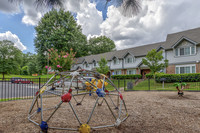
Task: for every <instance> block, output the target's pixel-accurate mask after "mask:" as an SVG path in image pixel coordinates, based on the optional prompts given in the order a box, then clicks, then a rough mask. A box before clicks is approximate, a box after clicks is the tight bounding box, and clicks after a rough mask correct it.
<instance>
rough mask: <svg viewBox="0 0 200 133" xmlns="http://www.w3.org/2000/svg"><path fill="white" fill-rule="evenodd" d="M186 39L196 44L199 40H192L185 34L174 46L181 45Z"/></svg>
mask: <svg viewBox="0 0 200 133" xmlns="http://www.w3.org/2000/svg"><path fill="white" fill-rule="evenodd" d="M184 40H185V41H188V42H190V43H192V44H194V45H197V42H195V41H192V40H191V39H189V38H187V37H184V36H183V37H181V38H180V39H179V40H178V41H177V42H176V43H175V44H174V45H173V46H172V48H175V47H176V46H178V45H180V44H181V43H182V42H183V41H184Z"/></svg>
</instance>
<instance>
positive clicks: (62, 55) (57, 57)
mask: <svg viewBox="0 0 200 133" xmlns="http://www.w3.org/2000/svg"><path fill="white" fill-rule="evenodd" d="M48 51H49V59H50V61H51V63H52V65H51V66H52V67H49V66H46V69H51V68H52V69H53V70H57V71H59V72H63V71H67V70H70V69H71V65H72V63H73V62H74V57H75V54H76V53H73V51H72V49H70V52H69V53H68V52H64V51H61V52H58V50H57V49H53V48H51V49H49V50H48Z"/></svg>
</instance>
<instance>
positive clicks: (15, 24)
mask: <svg viewBox="0 0 200 133" xmlns="http://www.w3.org/2000/svg"><path fill="white" fill-rule="evenodd" d="M23 15H24V14H23V13H22V14H16V15H9V14H4V13H0V20H3V21H1V24H0V33H5V32H6V31H11V32H12V33H13V34H16V35H17V36H18V37H19V38H20V41H21V42H22V43H23V44H24V45H25V46H26V47H27V50H25V51H24V52H31V53H33V52H34V43H33V42H34V41H33V39H34V32H35V30H34V26H31V25H30V26H28V25H25V24H23V23H22V21H21V19H22V17H23Z"/></svg>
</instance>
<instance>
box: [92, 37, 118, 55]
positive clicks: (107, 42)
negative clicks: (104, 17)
mask: <svg viewBox="0 0 200 133" xmlns="http://www.w3.org/2000/svg"><path fill="white" fill-rule="evenodd" d="M114 49H115V43H114V41H113V40H111V39H110V38H108V37H106V36H100V37H93V38H90V40H89V43H88V51H89V54H100V53H105V52H110V51H112V50H114Z"/></svg>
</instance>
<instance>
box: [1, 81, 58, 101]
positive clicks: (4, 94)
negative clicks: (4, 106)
mask: <svg viewBox="0 0 200 133" xmlns="http://www.w3.org/2000/svg"><path fill="white" fill-rule="evenodd" d="M55 80H56V79H54V80H53V81H55ZM47 81H48V79H47V78H26V79H21V78H19V79H10V78H5V79H0V101H7V100H18V99H28V98H33V96H34V95H35V94H36V92H37V91H38V89H39V88H41V87H42V86H43V85H44V84H45V83H46V82H47ZM53 81H52V82H53ZM44 95H46V96H50V94H48V93H47V92H46V93H44Z"/></svg>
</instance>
